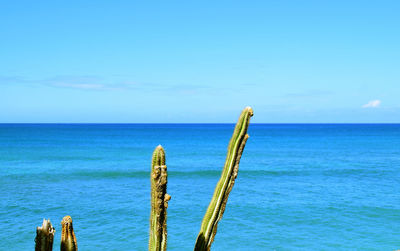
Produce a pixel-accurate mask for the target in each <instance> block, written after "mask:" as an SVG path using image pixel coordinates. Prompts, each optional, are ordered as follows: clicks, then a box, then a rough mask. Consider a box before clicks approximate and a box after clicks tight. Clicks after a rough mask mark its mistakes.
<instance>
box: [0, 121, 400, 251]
mask: <svg viewBox="0 0 400 251" xmlns="http://www.w3.org/2000/svg"><path fill="white" fill-rule="evenodd" d="M233 127H234V125H233V124H220V125H215V124H132V125H129V124H124V125H116V124H102V125H95V124H94V125H84V124H73V125H64V124H50V125H46V124H41V125H33V124H19V125H15V124H2V125H0V170H1V172H0V228H1V229H2V231H0V239H1V241H2V244H1V247H0V250H32V249H33V247H34V238H35V231H36V230H35V229H36V226H38V225H40V224H41V222H42V219H43V218H44V217H46V218H50V220H51V221H52V223H53V225H54V226H55V228H56V238H55V249H57V247H58V245H59V241H60V234H61V231H60V221H61V219H62V217H63V216H65V215H71V216H72V218H73V220H74V228H75V233H76V235H77V240H78V247H79V249H80V250H146V249H147V241H148V227H149V211H150V189H149V186H150V185H149V184H150V182H149V170H150V159H151V154H152V151H153V149H154V148H155V147H156V146H157V145H158V144H162V145H163V146H164V148H165V150H166V154H167V166H168V172H169V180H168V192H169V193H170V194H171V195H172V199H171V201H170V202H169V208H168V250H192V249H193V246H194V242H195V239H196V236H197V233H198V231H199V228H200V223H201V220H202V217H203V214H204V212H205V210H206V208H207V205H208V202H209V200H210V198H211V196H212V193H213V190H214V187H215V184H216V183H217V181H218V178H219V175H220V170H221V167H222V165H223V163H224V160H225V154H226V146H227V144H228V142H229V139H230V136H231V134H232V130H233ZM249 134H250V139H249V140H248V142H247V145H246V148H245V151H244V154H243V157H242V161H241V163H240V168H239V175H238V178H237V180H236V183H235V186H234V188H233V190H232V192H231V194H230V197H229V201H228V205H227V209H226V211H225V214H224V217H223V219H222V221H221V222H220V224H219V227H218V232H217V235H216V238H215V242H214V244H213V250H271V249H274V250H299V249H303V250H315V249H318V250H337V249H339V250H340V249H341V250H348V249H352V250H354V249H367V250H368V249H369V250H394V249H396V248H397V249H398V248H400V125H359V124H354V125H329V124H324V125H317V124H315V125H296V124H286V125H280V124H252V125H251V126H250V128H249Z"/></svg>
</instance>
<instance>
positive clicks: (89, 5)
mask: <svg viewBox="0 0 400 251" xmlns="http://www.w3.org/2000/svg"><path fill="white" fill-rule="evenodd" d="M399 13H400V1H2V2H1V3H0V38H1V39H0V122H69V123H70V122H117V123H120V122H132V123H144V122H169V123H170V122H177V123H181V122H214V123H215V122H216V123H218V122H235V120H236V119H237V116H238V114H239V112H240V111H241V109H242V108H244V107H245V106H248V105H249V106H252V107H253V109H254V112H255V116H254V119H253V122H258V123H290V122H293V123H321V122H325V123H343V122H352V123H354V122H355V123H362V122H367V123H378V122H400V99H399V97H400V28H399V27H400V15H399Z"/></svg>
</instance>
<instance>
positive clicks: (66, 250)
mask: <svg viewBox="0 0 400 251" xmlns="http://www.w3.org/2000/svg"><path fill="white" fill-rule="evenodd" d="M60 250H61V251H77V250H78V243H77V242H76V237H75V233H74V228H73V226H72V218H71V216H69V215H67V216H65V217H64V218H63V219H62V221H61V247H60Z"/></svg>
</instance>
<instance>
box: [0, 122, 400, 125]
mask: <svg viewBox="0 0 400 251" xmlns="http://www.w3.org/2000/svg"><path fill="white" fill-rule="evenodd" d="M231 124H232V125H234V124H236V123H233V122H229V123H228V122H222V123H216V122H198V123H196V122H195V123H193V122H182V123H175V122H166V123H163V122H139V123H137V122H133V123H131V122H0V125H231ZM251 124H257V125H382V124H387V125H400V122H371V123H370V122H310V123H308V122H267V123H260V122H254V123H251Z"/></svg>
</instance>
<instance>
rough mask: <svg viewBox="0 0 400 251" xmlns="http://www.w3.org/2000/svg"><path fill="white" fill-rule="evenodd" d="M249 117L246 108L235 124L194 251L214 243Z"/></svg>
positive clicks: (230, 188)
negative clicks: (223, 164)
mask: <svg viewBox="0 0 400 251" xmlns="http://www.w3.org/2000/svg"><path fill="white" fill-rule="evenodd" d="M251 116H253V110H252V109H251V108H250V107H246V108H245V109H244V110H243V111H242V113H241V115H240V117H239V120H238V122H237V124H236V127H235V130H234V132H233V135H232V138H231V140H230V142H229V145H228V153H227V157H226V161H225V166H224V168H223V170H222V174H221V178H220V180H219V181H218V183H217V186H216V188H215V191H214V196H213V197H212V199H211V202H210V204H209V205H208V208H207V211H206V214H205V215H204V218H203V222H202V223H201V228H200V233H199V235H198V236H197V240H196V245H195V248H194V250H195V251H208V250H210V247H211V244H212V242H213V241H214V237H215V234H216V233H217V226H218V222H219V221H220V220H221V218H222V215H223V213H224V211H225V206H226V203H227V201H228V196H229V193H230V191H231V190H232V187H233V184H234V183H235V179H236V176H237V173H238V168H239V162H240V157H241V156H242V153H243V149H244V146H245V144H246V141H247V139H248V137H249V135H248V134H247V128H248V127H249V123H250V117H251Z"/></svg>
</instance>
